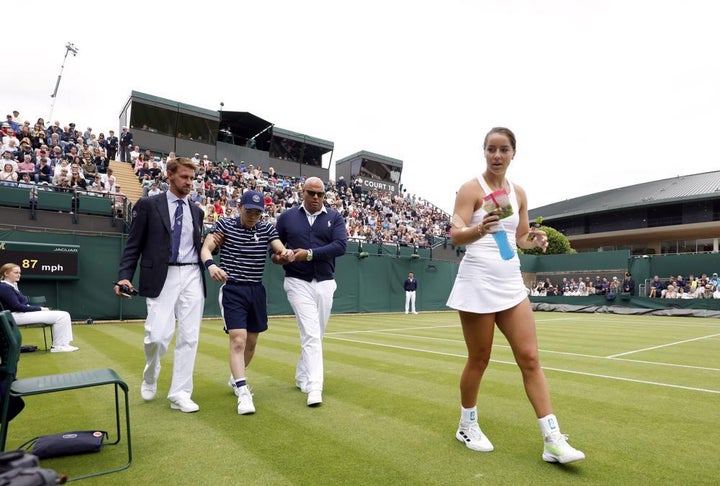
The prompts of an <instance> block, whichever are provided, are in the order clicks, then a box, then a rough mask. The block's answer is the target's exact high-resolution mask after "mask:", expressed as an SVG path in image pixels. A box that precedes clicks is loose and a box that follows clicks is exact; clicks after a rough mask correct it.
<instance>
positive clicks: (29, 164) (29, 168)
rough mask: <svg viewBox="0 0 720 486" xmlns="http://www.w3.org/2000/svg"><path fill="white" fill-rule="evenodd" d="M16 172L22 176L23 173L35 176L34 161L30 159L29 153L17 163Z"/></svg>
mask: <svg viewBox="0 0 720 486" xmlns="http://www.w3.org/2000/svg"><path fill="white" fill-rule="evenodd" d="M17 172H18V176H22V175H23V174H32V175H33V177H34V176H35V163H34V162H33V161H32V157H31V156H30V154H25V155H24V156H23V160H22V162H20V163H19V164H18V168H17Z"/></svg>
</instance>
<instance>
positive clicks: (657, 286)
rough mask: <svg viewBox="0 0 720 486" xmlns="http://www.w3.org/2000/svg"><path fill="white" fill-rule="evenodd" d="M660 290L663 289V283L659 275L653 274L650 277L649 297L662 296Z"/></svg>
mask: <svg viewBox="0 0 720 486" xmlns="http://www.w3.org/2000/svg"><path fill="white" fill-rule="evenodd" d="M662 291H663V283H662V282H661V281H660V277H658V276H657V275H655V276H654V277H653V279H652V282H650V295H649V297H651V298H660V297H662Z"/></svg>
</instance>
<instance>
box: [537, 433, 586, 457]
mask: <svg viewBox="0 0 720 486" xmlns="http://www.w3.org/2000/svg"><path fill="white" fill-rule="evenodd" d="M567 438H568V436H567V435H565V434H559V433H555V434H551V435H548V436H547V437H545V447H544V449H543V455H542V458H543V461H545V462H559V463H560V464H567V463H569V462H574V461H580V460H582V459H585V454H584V453H583V452H582V451H579V450H577V449H575V448H574V447H573V446H571V445H570V444H568V443H567Z"/></svg>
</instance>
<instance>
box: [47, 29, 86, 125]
mask: <svg viewBox="0 0 720 486" xmlns="http://www.w3.org/2000/svg"><path fill="white" fill-rule="evenodd" d="M71 52H72V54H73V57H75V56H77V53H78V52H80V49H78V48H77V47H75V44H73V43H72V42H68V43H67V44H65V57H63V62H62V65H61V66H60V74H58V77H57V81H56V82H55V91H53V93H52V94H51V95H50V98H52V100H53V101H52V104H51V105H50V116H49V117H48V123H52V115H53V111H54V110H55V100H57V92H58V88H60V79H61V78H62V73H63V69H65V61H66V60H67V57H68V54H70V53H71Z"/></svg>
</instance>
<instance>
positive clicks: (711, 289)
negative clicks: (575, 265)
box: [530, 273, 720, 299]
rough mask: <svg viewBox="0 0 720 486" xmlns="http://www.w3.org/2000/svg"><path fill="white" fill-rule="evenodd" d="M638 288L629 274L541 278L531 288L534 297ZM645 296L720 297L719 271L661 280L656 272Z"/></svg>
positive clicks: (608, 293)
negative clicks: (559, 279) (556, 278)
mask: <svg viewBox="0 0 720 486" xmlns="http://www.w3.org/2000/svg"><path fill="white" fill-rule="evenodd" d="M637 290H638V289H637V287H636V285H635V281H634V280H633V279H632V276H631V275H630V274H629V273H626V274H625V276H624V278H623V279H622V280H620V279H619V278H618V277H617V276H613V277H601V276H600V275H597V276H596V277H595V280H594V281H593V280H591V279H590V277H578V278H577V279H575V278H574V277H570V278H568V277H563V278H562V281H561V282H560V283H558V284H555V283H553V281H552V280H551V279H550V277H547V278H546V279H545V280H540V281H538V282H536V283H535V285H534V286H533V287H532V288H531V289H530V295H533V296H559V295H563V296H589V295H606V296H607V295H610V296H613V295H617V294H623V293H625V294H629V295H631V296H634V295H636V292H637ZM642 297H651V298H664V299H720V281H719V280H718V274H717V273H713V274H712V276H710V277H708V274H706V273H703V274H702V275H700V276H699V277H696V276H695V275H693V274H690V275H688V277H687V278H683V276H682V275H678V276H677V277H675V276H674V275H671V276H669V277H668V278H667V280H661V279H660V277H659V276H657V275H655V276H654V277H653V279H652V280H651V281H650V282H649V284H648V285H647V288H646V289H645V295H642Z"/></svg>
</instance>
